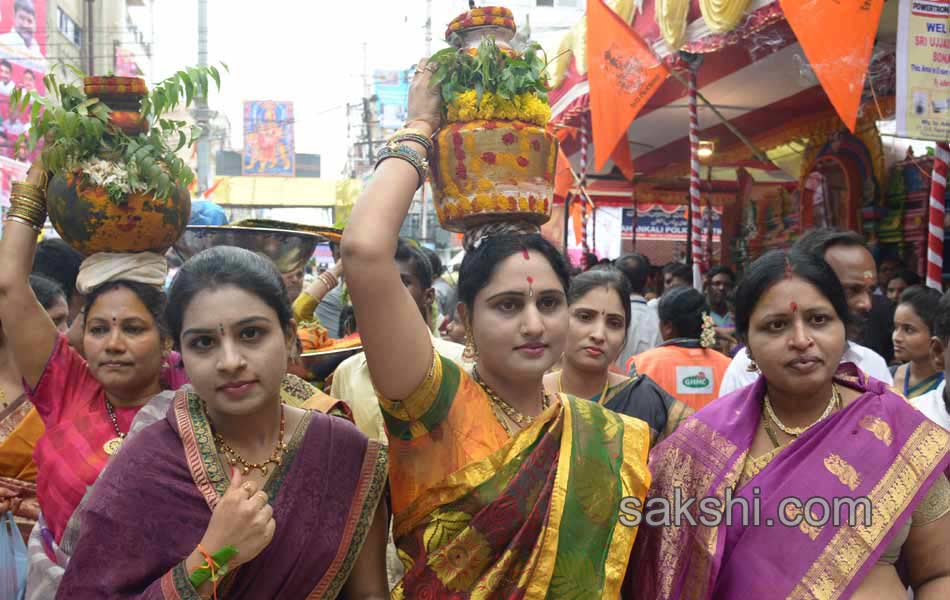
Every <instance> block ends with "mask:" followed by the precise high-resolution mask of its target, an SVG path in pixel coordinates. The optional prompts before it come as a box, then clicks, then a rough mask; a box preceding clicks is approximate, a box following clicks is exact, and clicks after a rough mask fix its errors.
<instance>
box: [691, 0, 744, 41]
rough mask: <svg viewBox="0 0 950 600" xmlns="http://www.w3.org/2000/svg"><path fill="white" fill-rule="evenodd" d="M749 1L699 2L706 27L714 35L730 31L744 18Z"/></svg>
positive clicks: (709, 0) (707, 0)
mask: <svg viewBox="0 0 950 600" xmlns="http://www.w3.org/2000/svg"><path fill="white" fill-rule="evenodd" d="M750 2H751V0H699V10H700V11H701V12H702V13H703V21H705V22H706V27H709V30H710V31H713V32H715V33H726V32H727V31H732V30H733V29H735V28H736V25H738V24H739V21H741V20H742V17H744V16H745V12H746V10H747V9H748V8H749V4H750Z"/></svg>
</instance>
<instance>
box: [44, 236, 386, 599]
mask: <svg viewBox="0 0 950 600" xmlns="http://www.w3.org/2000/svg"><path fill="white" fill-rule="evenodd" d="M168 312H169V315H168V317H169V325H170V327H171V329H172V334H173V337H174V339H175V341H176V344H177V345H178V346H179V347H180V348H181V352H182V357H183V360H184V363H185V368H186V371H187V372H188V376H189V378H190V379H191V382H192V386H193V389H192V390H191V391H181V392H179V393H178V394H177V395H176V397H175V400H174V402H173V404H172V408H171V409H170V410H169V411H168V413H167V415H166V417H165V418H164V419H161V420H159V421H158V422H157V423H154V424H153V425H150V426H148V427H146V428H145V429H143V430H142V431H140V432H139V433H137V434H136V435H135V436H134V437H133V438H131V439H130V440H129V441H128V442H127V445H126V447H123V448H122V451H121V452H120V453H118V454H117V455H116V457H115V459H114V460H113V462H112V463H111V464H110V466H109V468H108V469H106V471H105V472H104V473H103V476H102V478H101V479H100V480H99V481H98V482H97V484H96V486H95V488H94V489H93V492H92V494H91V496H90V497H89V498H88V502H87V503H86V505H85V507H84V509H83V512H82V514H81V520H82V527H81V533H80V537H79V541H78V543H77V545H76V549H75V551H74V553H73V556H72V558H71V560H70V561H69V566H68V567H67V569H66V573H65V575H64V577H63V580H62V583H61V585H60V587H59V591H58V594H57V598H83V599H100V598H101V599H116V600H117V599H131V598H142V599H150V600H151V599H156V600H158V599H163V600H172V599H174V600H179V599H181V600H190V599H197V598H210V597H216V598H219V599H227V600H237V599H241V600H256V599H260V598H281V599H287V600H297V599H299V600H304V599H309V598H337V597H346V598H349V599H369V598H378V599H381V598H385V597H387V596H388V588H387V587H386V570H385V545H386V533H387V528H388V523H387V520H388V515H387V512H386V504H385V502H381V498H382V496H383V492H384V489H385V484H386V478H387V469H386V452H385V449H384V448H383V447H381V446H380V445H379V444H377V443H376V442H373V441H370V440H367V438H366V437H365V436H364V435H363V434H361V433H360V432H359V431H358V430H357V429H356V428H355V427H354V426H353V425H352V424H350V423H349V422H348V421H346V420H344V419H341V418H337V417H333V416H329V415H327V414H323V413H322V412H315V411H313V412H312V411H307V410H302V409H298V408H295V407H291V406H288V405H283V404H281V402H280V401H279V397H280V395H279V390H280V385H281V381H282V379H283V377H284V375H285V373H286V369H287V365H288V358H289V355H290V349H291V348H292V344H293V342H294V337H293V331H294V325H293V321H292V320H291V317H290V315H291V313H290V306H289V303H288V302H287V300H286V291H285V289H284V286H283V284H282V283H281V280H280V276H279V273H278V272H277V271H276V269H275V268H274V267H273V265H272V264H270V263H269V262H267V261H266V260H265V259H263V258H261V257H259V256H257V255H255V254H253V253H251V252H248V251H245V250H240V249H237V248H228V247H217V248H212V249H210V250H207V251H205V252H202V253H201V254H199V255H197V256H195V257H194V258H192V259H191V260H190V261H188V262H187V263H186V264H185V265H184V266H183V267H182V269H181V271H180V272H179V274H178V276H177V278H176V280H175V283H174V284H173V286H172V289H171V292H170V302H169V311H168ZM227 546H232V547H233V548H234V549H236V550H237V554H236V556H234V557H233V558H232V559H230V560H229V561H227V566H228V571H227V574H226V575H225V576H224V578H223V579H221V580H220V581H218V582H217V583H216V584H214V585H212V584H210V583H207V582H206V583H204V584H202V585H199V586H198V588H197V589H196V588H195V586H194V585H193V584H192V580H191V575H192V573H194V571H195V570H196V568H198V567H201V566H202V565H203V564H207V558H206V556H207V555H212V556H218V551H219V550H221V549H222V548H225V547H227Z"/></svg>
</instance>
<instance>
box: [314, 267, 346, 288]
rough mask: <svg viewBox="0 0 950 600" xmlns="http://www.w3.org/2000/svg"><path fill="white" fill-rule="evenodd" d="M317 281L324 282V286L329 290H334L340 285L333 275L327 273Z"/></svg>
mask: <svg viewBox="0 0 950 600" xmlns="http://www.w3.org/2000/svg"><path fill="white" fill-rule="evenodd" d="M317 279H319V280H320V281H321V282H323V285H325V286H327V289H328V290H332V289H333V288H335V287H336V286H337V284H339V283H340V281H339V280H338V279H337V278H336V277H335V276H334V275H333V274H331V273H327V272H326V271H324V272H323V273H320V274H319V275H317Z"/></svg>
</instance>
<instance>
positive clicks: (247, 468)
mask: <svg viewBox="0 0 950 600" xmlns="http://www.w3.org/2000/svg"><path fill="white" fill-rule="evenodd" d="M205 414H207V413H205ZM208 420H209V421H210V419H208ZM214 441H215V442H216V443H217V444H218V446H220V447H221V449H222V450H224V454H225V455H226V456H227V457H228V463H229V464H230V465H231V466H232V467H233V466H235V465H237V464H240V465H241V472H242V473H243V474H244V475H247V474H248V473H250V472H251V469H257V470H258V471H260V472H261V475H267V465H269V464H271V463H273V464H274V465H276V466H277V467H280V465H281V463H282V462H283V461H284V453H285V452H286V451H287V444H285V443H284V404H283V403H281V404H280V429H279V430H278V433H277V443H276V444H275V445H274V452H273V454H271V457H270V458H268V459H267V460H265V461H264V462H261V463H252V462H247V460H245V458H244V457H243V456H241V455H240V454H238V453H237V452H236V451H235V450H234V449H233V448H231V446H229V445H228V443H227V442H226V441H224V437H222V435H221V434H220V433H215V434H214Z"/></svg>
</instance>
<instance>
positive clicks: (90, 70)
mask: <svg viewBox="0 0 950 600" xmlns="http://www.w3.org/2000/svg"><path fill="white" fill-rule="evenodd" d="M93 2H94V0H86V32H85V33H86V47H87V48H88V50H87V52H88V53H89V54H88V55H87V57H86V59H87V60H86V72H87V74H88V75H90V76H91V75H95V74H96V53H95V49H96V47H95V46H94V45H93V32H94V31H95V8H94V6H93Z"/></svg>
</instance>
